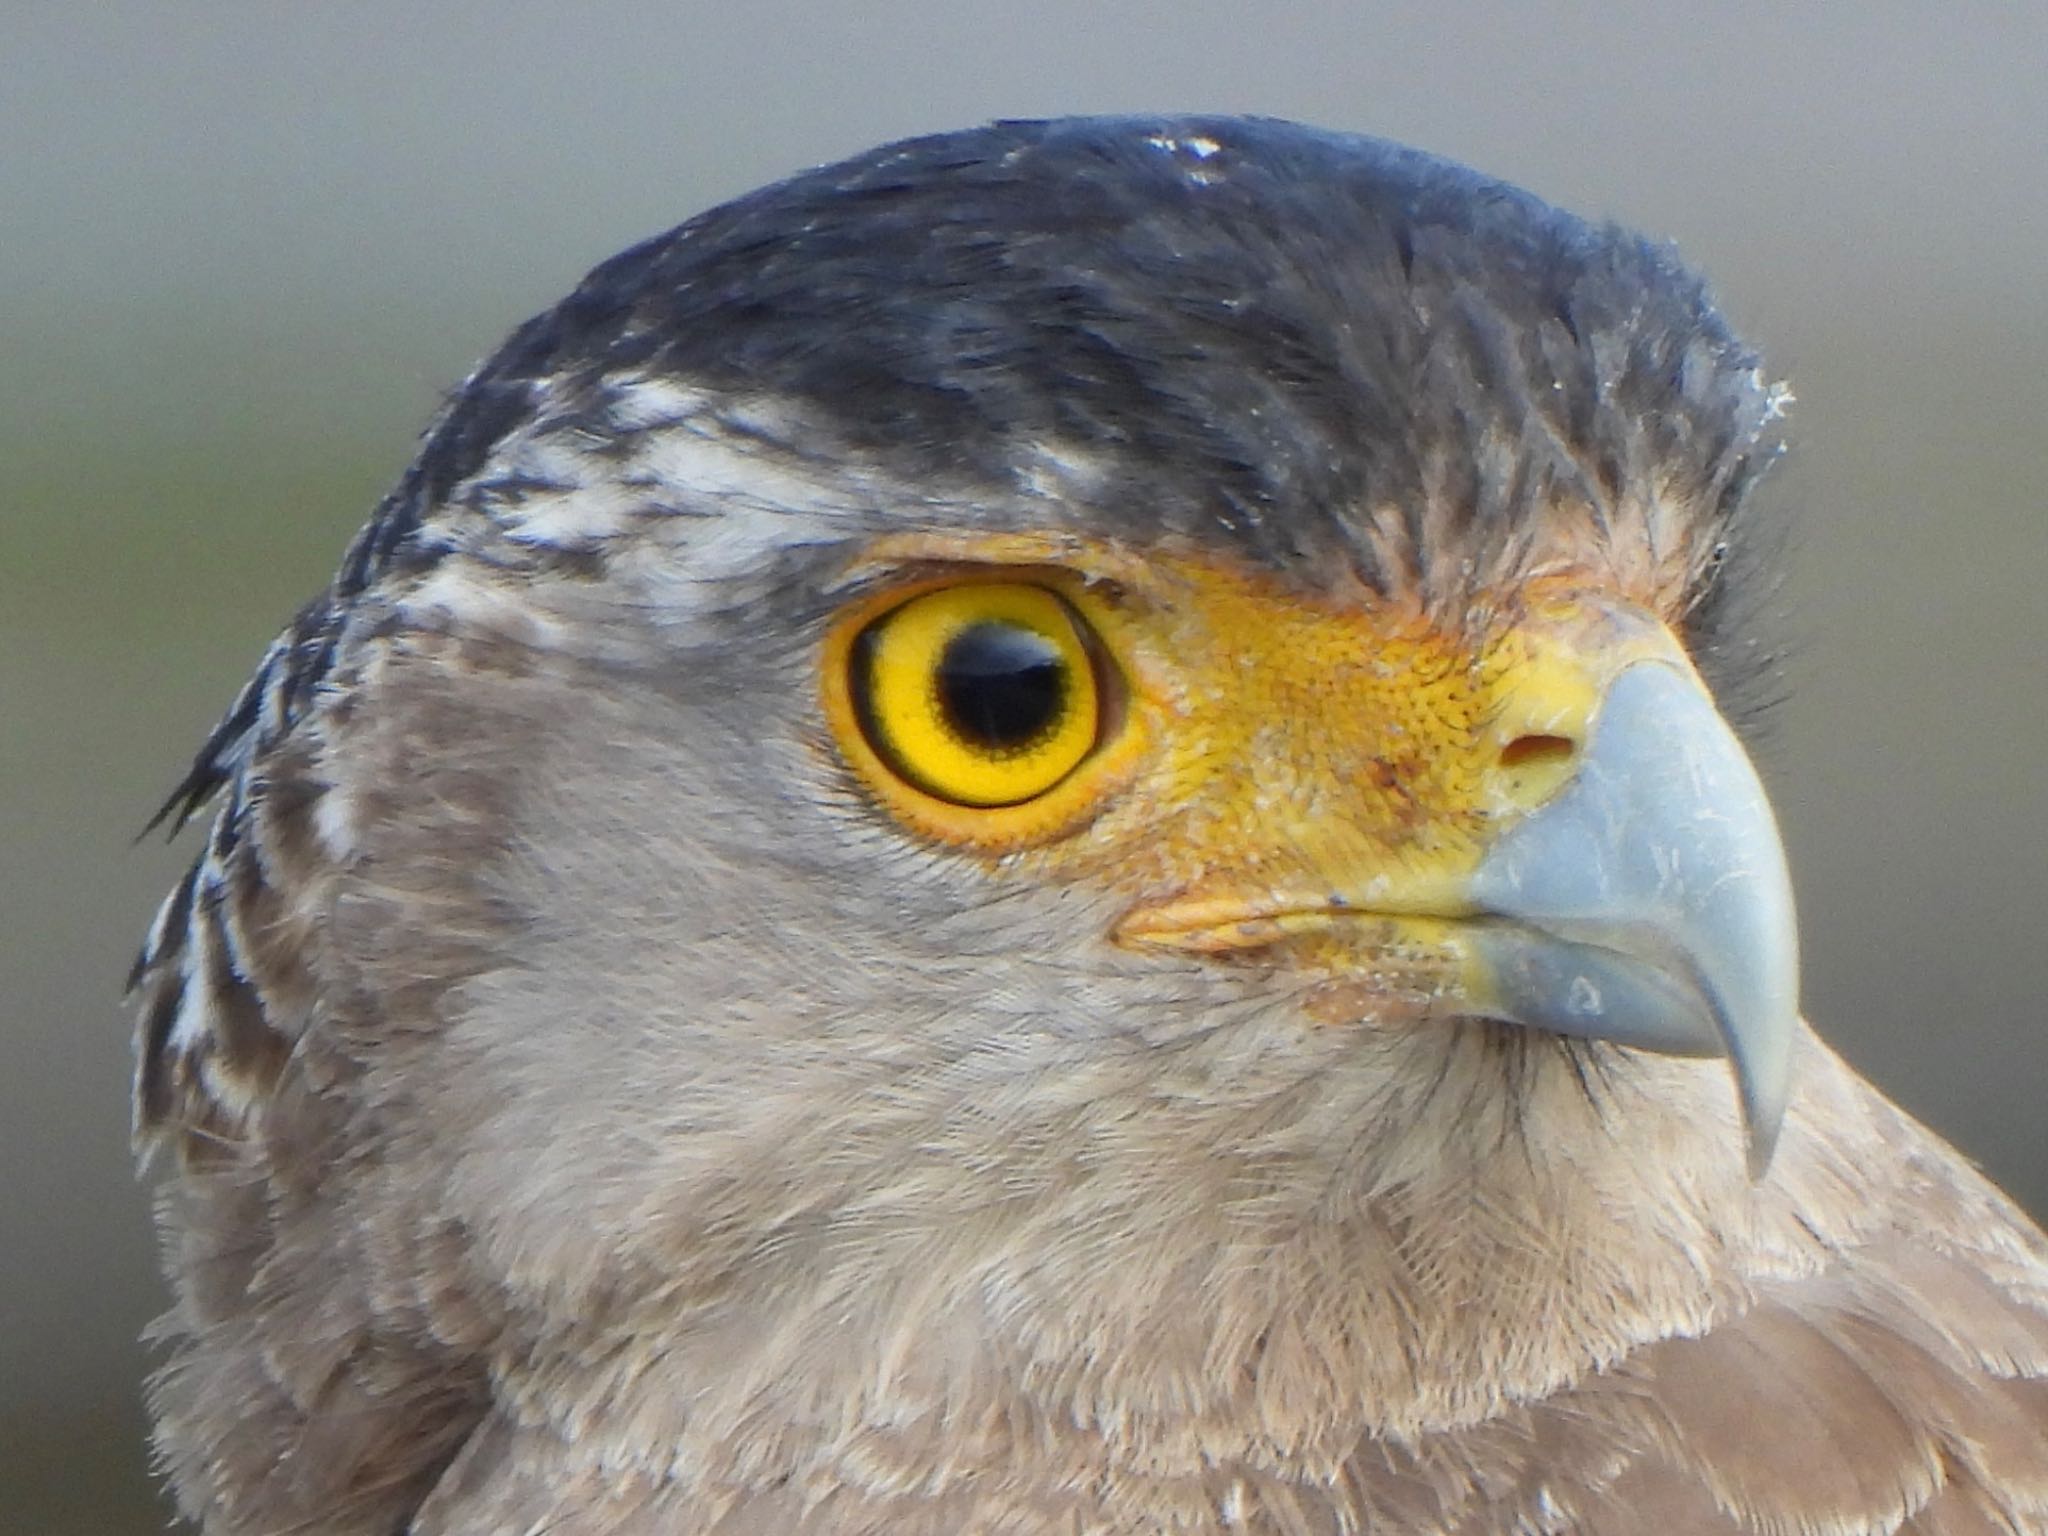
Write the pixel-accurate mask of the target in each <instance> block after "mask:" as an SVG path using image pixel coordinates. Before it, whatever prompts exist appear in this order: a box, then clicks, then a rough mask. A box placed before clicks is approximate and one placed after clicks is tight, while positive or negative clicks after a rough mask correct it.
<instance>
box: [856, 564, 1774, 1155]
mask: <svg viewBox="0 0 2048 1536" xmlns="http://www.w3.org/2000/svg"><path fill="white" fill-rule="evenodd" d="M1644 567H1645V569H1650V570H1654V563H1651V562H1644ZM1639 574H1640V573H1639ZM848 580H849V583H850V584H851V585H853V586H854V588H855V590H856V591H858V592H859V593H860V594H861V595H859V596H858V597H856V598H854V599H853V600H852V601H851V602H850V603H849V604H848V607H847V609H846V611H845V612H844V614H843V615H842V616H841V618H840V620H839V621H838V623H837V624H835V626H834V627H833V629H832V630H831V632H830V634H829V636H828V639H827V642H826V644H825V646H824V651H823V655H822V657H821V671H820V689H821V694H822V700H823V704H824V710H825V714H826V718H827V720H828V721H829V723H830V725H831V728H832V734H833V737H834V739H835V742H836V745H837V747H838V750H839V753H840V755H841V756H842V757H843V759H844V761H845V762H846V763H847V764H848V765H849V766H850V767H851V768H852V769H853V771H854V773H855V774H856V776H857V777H858V778H859V779H860V781H861V783H862V784H863V786H864V787H865V788H866V789H867V790H868V792H869V793H870V794H872V796H873V797H874V798H875V800H876V801H877V802H878V803H879V804H880V805H881V806H883V807H884V808H886V809H887V810H888V811H889V812H890V813H892V814H893V815H894V816H895V817H896V818H897V819H898V820H899V821H900V822H901V823H902V824H903V825H904V826H905V827H906V828H907V829H909V830H910V831H911V832H912V833H914V834H916V835H918V836H920V837H923V838H925V839H928V840H929V841H931V842H933V843H936V844H939V845H942V846H946V847H950V848H953V849H956V850H959V851H960V852H962V853H965V854H968V855H971V856H976V857H980V858H984V859H986V860H989V861H990V862H991V863H996V862H1000V863H1001V865H1002V866H1003V869H1004V872H1005V873H1006V874H1013V875H1016V876H1018V877H1022V878H1027V879H1031V878H1035V879H1038V880H1042V881H1046V882H1048V883H1055V884H1059V885H1063V886H1068V887H1079V888H1092V889H1094V890H1095V891H1097V892H1099V893H1101V894H1102V895H1104V896H1106V897H1108V898H1109V899H1110V901H1111V902H1112V903H1113V910H1115V911H1116V912H1117V913H1119V914H1120V915H1119V916H1117V917H1116V918H1115V919H1113V920H1112V922H1111V924H1110V927H1109V932H1108V933H1107V934H1106V937H1107V938H1108V939H1109V940H1110V941H1111V942H1114V943H1116V944H1119V945H1122V946H1124V947H1125V948H1128V949H1133V950H1141V951H1152V952H1155V953H1157V952H1164V953H1166V954H1171V955H1178V956H1184V957H1200V958H1202V959H1203V960H1205V961H1207V962H1209V963H1212V964H1216V963H1236V964H1244V963H1254V964H1258V965H1261V966H1274V967H1285V968H1287V969H1288V970H1289V971H1291V972H1292V973H1293V974H1294V975H1295V976H1296V977H1297V978H1300V979H1301V980H1304V981H1306V982H1307V985H1306V987H1300V986H1297V987H1294V988H1292V989H1291V991H1292V995H1293V996H1294V998H1295V999H1296V1001H1297V1003H1298V1005H1299V1006H1300V1007H1301V1009H1302V1010H1303V1013H1304V1016H1305V1017H1306V1018H1307V1019H1308V1020H1311V1021H1315V1022H1319V1023H1325V1024H1332V1025H1355V1024H1358V1023H1360V1022H1362V1021H1366V1020H1370V1021H1373V1023H1374V1024H1375V1025H1376V1026H1378V1027H1382V1028H1385V1027H1398V1026H1403V1025H1407V1024H1411V1023H1421V1022H1424V1021H1428V1020H1434V1019H1447V1018H1470V1017H1483V1018H1491V1019H1496V1020H1501V1021H1505V1022H1511V1023H1519V1024H1524V1025H1528V1026H1530V1027H1533V1028H1535V1029H1538V1030H1541V1031H1543V1032H1545V1033H1548V1034H1553V1035H1564V1036H1578V1037H1582V1038H1589V1039H1596V1040H1606V1041H1611V1042H1614V1043H1616V1044H1620V1045H1625V1046H1632V1047H1636V1048H1640V1049H1645V1050H1649V1051H1653V1052H1658V1053H1662V1054H1666V1055H1681V1056H1700V1055H1723V1056H1726V1057H1727V1058H1728V1059H1729V1060H1730V1062H1731V1063H1732V1064H1733V1066H1734V1069H1735V1078H1736V1088H1737V1092H1738V1096H1739V1099H1740V1103H1741V1106H1742V1111H1743V1115H1744V1118H1745V1122H1746V1125H1747V1128H1748V1146H1749V1158H1750V1167H1751V1169H1752V1172H1753V1173H1756V1174H1759V1175H1760V1174H1761V1172H1762V1170H1763V1169H1764V1168H1765V1166H1766V1165H1767V1164H1768V1161H1769V1158H1770V1154H1771V1148H1772V1146H1773V1144H1774V1140H1775V1137H1776V1134H1777V1129H1778V1126H1779V1124H1780V1123H1781V1121H1782V1118H1783V1114H1784V1110H1785V1106H1786V1103H1787V1102H1788V1097H1787V1096H1788V1093H1789V1087H1790V1081H1791V1077H1790V1072H1791V1060H1792V1045H1793V1041H1794V1039H1795V1037H1796V1033H1797V1029H1798V945H1797V924H1796V919H1795V914H1794V910H1793V899H1792V891H1791V881H1790V875H1789V872H1788V871H1787V870H1786V868H1785V862H1784V849H1783V844H1782V840H1781V839H1780V838H1779V836H1778V833H1777V828H1776V823H1775V820H1774V818H1773V817H1772V815H1771V811H1770V806H1769V799H1768V796H1767V795H1766V793H1765V791H1764V788H1763V785H1762V783H1761V781H1760V780H1759V779H1758V777H1757V775H1756V771H1755V768H1754V766H1753V765H1752V764H1751V763H1750V762H1749V759H1748V757H1747V755H1746V754H1745V753H1744V752H1743V750H1742V747H1741V744H1740V743H1739V742H1738V741H1737V739H1736V737H1735V735H1734V733H1733V732H1732V731H1731V730H1730V729H1729V728H1728V725H1727V722H1726V721H1724V720H1722V719H1721V717H1720V715H1719V713H1718V712H1717V711H1716V709H1715V708H1714V705H1713V701H1712V698H1711V696H1710V695H1709V693H1708V692H1707V689H1706V687H1705V685H1704V684H1703V683H1702V682H1701V681H1700V679H1699V676H1698V674H1697V673H1696V672H1695V671H1694V670H1693V668H1692V665H1691V662H1690V661H1689V660H1688V658H1687V657H1686V655H1685V652H1684V649H1683V647H1682V646H1681V645H1680V644H1679V642H1678V640H1677V638H1676V637H1675V636H1674V634H1673V633H1672V631H1671V629H1670V627H1669V625H1668V623H1667V622H1666V621H1665V620H1664V619H1663V618H1662V617H1660V614H1659V610H1660V609H1666V610H1668V609H1669V608H1670V607H1671V606H1673V603H1672V601H1671V600H1670V599H1669V598H1668V597H1667V598H1665V599H1664V600H1663V601H1659V598H1660V597H1661V596H1663V591H1662V589H1661V588H1660V587H1659V586H1655V585H1651V584H1650V583H1648V582H1644V583H1642V585H1643V586H1644V587H1646V588H1647V590H1630V587H1631V582H1630V580H1629V579H1628V577H1627V576H1626V575H1625V573H1624V572H1623V570H1621V569H1620V568H1618V567H1617V566H1616V565H1615V564H1613V563H1610V562H1602V563H1601V564H1599V565H1596V566H1592V567H1586V566H1580V565H1574V564H1572V563H1569V562H1564V561H1560V562H1559V563H1558V564H1555V565H1552V566H1550V567H1548V568H1546V569H1545V570H1543V571H1542V572H1541V573H1540V574H1536V575H1532V576H1530V577H1528V578H1526V579H1524V580H1522V581H1521V582H1520V583H1519V584H1518V585H1515V586H1513V587H1512V588H1511V589H1509V590H1507V591H1506V592H1500V591H1496V592H1494V593H1493V594H1491V597H1492V600H1493V602H1494V603H1495V606H1494V607H1493V608H1492V609H1491V610H1489V611H1487V612H1486V613H1484V614H1483V615H1482V616H1480V617H1478V618H1471V617H1467V618H1465V619H1463V620H1461V621H1460V622H1458V623H1449V622H1445V621H1444V620H1442V619H1441V618H1439V617H1436V616H1433V615H1432V613H1431V612H1430V611H1429V610H1428V609H1427V608H1426V607H1425V606H1424V604H1423V603H1422V602H1421V601H1420V600H1400V599H1388V598H1386V597H1383V596H1381V595H1380V594H1378V593H1376V592H1373V591H1371V590H1369V589H1367V588H1365V587H1364V586H1363V584H1360V585H1359V586H1357V587H1356V588H1353V589H1352V590H1349V591H1345V590H1338V591H1335V592H1330V591H1319V592H1317V593H1314V594H1310V593H1305V592H1303V591H1300V590H1297V589H1294V588H1290V587H1287V586H1284V585H1282V584H1281V583H1280V582H1279V581H1278V580H1276V579H1275V578H1274V577H1272V576H1271V575H1268V574H1265V573H1261V572H1257V571H1251V570H1247V569H1243V568H1240V567H1236V566H1233V565H1230V564H1226V563H1223V562H1222V561H1219V560H1218V559H1217V558H1215V557H1214V556H1212V555H1202V554H1196V553H1193V552H1186V551H1176V550H1171V549H1168V550H1150V551H1148V552H1147V553H1146V554H1145V556H1144V557H1142V558H1140V557H1138V556H1136V555H1135V554H1133V553H1132V552H1130V551H1128V550H1125V549H1122V548H1120V547H1118V546H1116V545H1114V544H1107V543H1100V542H1090V541H1085V540H1080V539H1077V538H1073V537H1034V536H1030V535H1001V536H994V537H982V538H958V537H946V536H930V537H913V538H903V539H898V540H891V541H885V542H883V543H880V544H878V545H877V546H875V547H874V548H872V549H871V550H870V551H869V552H868V558H867V559H866V560H865V561H863V562H862V564H861V565H860V566H859V567H858V568H856V569H855V570H853V571H851V572H849V573H848ZM989 613H1001V614H1004V615H1007V617H1005V618H1003V619H1002V622H1003V623H1006V624H1011V625H1015V626H1020V627H1021V629H1022V630H1025V631H1028V632H1029V633H1030V635H1032V636H1034V637H1035V638H1034V639H1033V640H1032V641H1031V643H1032V644H1033V645H1040V644H1043V645H1044V646H1045V647H1047V648H1048V649H1050V648H1052V647H1054V646H1058V647H1071V651H1066V650H1062V651H1061V654H1076V653H1085V654H1086V655H1087V656H1088V657H1089V659H1090V660H1091V662H1092V664H1093V671H1092V680H1093V693H1094V702H1095V710H1094V713H1093V715H1092V717H1087V718H1086V719H1085V722H1084V723H1077V719H1076V718H1075V717H1070V716H1065V715H1063V716H1061V717H1060V719H1059V721H1058V722H1057V724H1056V725H1048V726H1047V729H1046V732H1045V734H1044V738H1043V740H1042V741H1041V740H1039V739H1038V738H1037V737H1036V736H1034V737H1033V738H1032V739H1031V741H1030V742H1029V743H1028V744H1027V747H1026V750H1022V751H1019V752H1018V753H1017V754H1016V756H1015V759H1014V760H1011V759H1007V758H1003V757H1002V756H1001V754H995V759H996V760H991V754H989V753H988V752H987V751H986V750H985V748H986V745H987V744H986V743H983V744H982V747H981V748H976V747H975V745H974V744H973V743H971V742H969V743H966V747H967V748H968V749H969V750H967V751H966V752H965V755H964V756H963V750H962V748H963V744H962V742H961V741H959V740H949V739H947V738H948V733H949V731H951V732H952V734H953V735H954V736H958V735H959V734H960V733H959V732H958V731H957V730H953V729H952V727H950V726H947V725H946V723H945V722H944V721H940V720H937V719H936V717H934V716H933V715H932V711H931V709H930V707H929V705H928V702H927V700H928V697H929V694H930V687H931V681H930V679H931V667H932V662H933V659H934V658H936V657H940V656H943V655H945V654H946V646H947V645H948V644H949V643H950V642H949V641H948V638H947V637H948V636H951V635H956V634H958V633H960V626H961V624H962V623H963V622H967V623H970V624H971V623H973V622H976V615H986V614H989ZM899 628H900V631H901V632H900V633H899V632H898V631H899ZM877 655H886V656H888V657H890V658H891V663H890V667H888V668H884V669H880V670H877V669H876V668H875V667H874V665H873V658H874V657H875V656H877ZM970 670H971V669H970ZM959 674H960V669H958V668H955V669H954V672H953V674H952V675H953V676H954V677H955V678H956V679H957V677H958V675H959ZM976 675H979V674H976ZM878 699H879V700H880V702H877V700H878ZM956 713H957V711H956ZM1003 745H1008V743H1004V744H1003ZM1039 784H1042V785H1043V786H1044V787H1043V788H1042V790H1039V791H1038V792H1036V793H1034V792H1033V787H1034V786H1035V785H1039Z"/></svg>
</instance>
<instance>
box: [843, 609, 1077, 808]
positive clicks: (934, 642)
mask: <svg viewBox="0 0 2048 1536" xmlns="http://www.w3.org/2000/svg"><path fill="white" fill-rule="evenodd" d="M848 665H849V667H850V669H851V676H850V677H849V678H848V680H847V681H848V685H849V692H850V694H851V696H852V701H853V706H854V712H855V716H856V718H857V719H858V721H859V724H860V730H861V733H862V735H863V736H864V737H865V738H866V739H867V743H868V745H869V746H870V747H872V748H873V749H874V752H875V755H876V756H877V757H879V758H880V759H881V760H882V762H883V764H884V765H886V766H887V767H888V768H889V769H890V770H891V771H892V772H894V773H896V774H897V775H899V776H900V777H901V778H903V779H904V780H905V781H906V782H908V783H910V784H911V785H913V786H915V787H916V788H918V789H920V790H923V791H924V792H925V793H926V794H928V795H931V796H933V797H934V798H936V799H939V800H944V801H947V802H950V803H951V804H954V805H961V806H976V807H995V806H1011V805H1021V804H1023V803H1024V802H1025V801H1028V800H1032V799H1035V798H1037V797H1038V796H1040V795H1042V794H1044V793H1045V792H1046V791H1047V790H1049V789H1052V788H1053V787H1054V786H1055V785H1057V784H1059V783H1060V782H1061V781H1062V780H1064V779H1065V778H1066V777H1067V776H1068V775H1069V774H1071V773H1072V772H1073V771H1074V769H1075V768H1076V767H1078V766H1079V765H1080V763H1081V762H1082V761H1083V760H1084V759H1085V758H1086V757H1087V756H1088V754H1089V752H1090V750H1091V749H1093V747H1094V746H1095V744H1096V740H1097V738H1098V737H1099V735H1100V734H1101V729H1102V707H1101V690H1100V687H1099V685H1098V683H1097V679H1096V669H1095V664H1094V661H1093V658H1092V657H1091V655H1090V646H1089V641H1088V638H1087V636H1086V633H1085V631H1084V629H1083V625H1082V621H1081V619H1080V617H1079V616H1078V615H1077V614H1075V612H1074V611H1073V609H1072V608H1070V607H1069V606H1068V605H1067V604H1066V603H1065V602H1064V601H1062V600H1061V598H1060V597H1059V596H1058V595H1057V594H1055V593H1053V592H1051V591H1049V590H1047V589H1046V588H1044V587H1036V586H1028V585H1025V584H1023V583H1014V582H1001V583H998V582H983V583H971V584H967V585H963V586H956V587H947V588H943V589H941V590H939V591H935V592H926V593H924V594H922V595H921V596H918V597H913V598H912V599H910V601H908V602H906V603H904V604H902V605H901V606H900V607H897V608H893V609H891V610H890V611H889V612H887V613H885V614H883V615H881V617H879V618H877V619H875V620H874V621H873V622H872V623H870V624H869V625H868V626H867V627H866V628H865V629H863V630H862V631H861V632H860V633H859V635H858V636H856V637H855V639H854V643H853V647H852V651H851V653H850V655H849V657H848Z"/></svg>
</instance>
